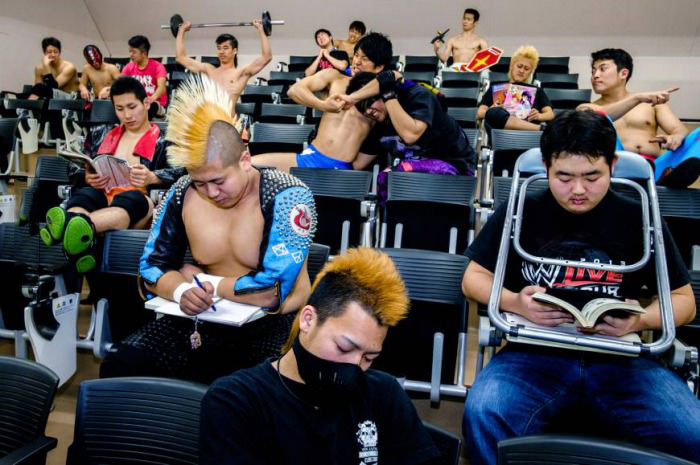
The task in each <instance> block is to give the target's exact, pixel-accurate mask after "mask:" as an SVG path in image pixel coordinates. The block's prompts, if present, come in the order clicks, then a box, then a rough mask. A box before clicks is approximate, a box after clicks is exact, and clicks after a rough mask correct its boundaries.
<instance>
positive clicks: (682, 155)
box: [654, 128, 700, 182]
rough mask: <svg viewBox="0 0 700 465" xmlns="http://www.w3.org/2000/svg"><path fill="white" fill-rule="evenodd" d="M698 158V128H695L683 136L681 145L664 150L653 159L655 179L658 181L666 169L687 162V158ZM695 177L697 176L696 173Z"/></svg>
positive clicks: (699, 138)
mask: <svg viewBox="0 0 700 465" xmlns="http://www.w3.org/2000/svg"><path fill="white" fill-rule="evenodd" d="M698 158H700V128H698V129H695V130H694V131H692V132H691V133H690V134H688V135H687V136H685V139H683V144H681V146H680V147H678V148H677V149H676V150H674V151H668V152H665V153H663V154H661V155H660V156H659V157H658V158H657V159H656V160H654V171H655V172H656V181H657V182H658V181H659V179H660V178H661V176H662V175H663V174H664V171H666V169H668V168H672V169H675V168H677V167H678V165H680V164H682V163H684V162H687V161H688V160H692V159H698ZM695 177H697V175H696V176H695Z"/></svg>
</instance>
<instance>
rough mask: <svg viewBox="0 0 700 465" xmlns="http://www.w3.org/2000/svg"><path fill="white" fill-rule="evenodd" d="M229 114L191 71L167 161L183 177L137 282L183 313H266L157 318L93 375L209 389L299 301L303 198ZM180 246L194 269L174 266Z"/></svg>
mask: <svg viewBox="0 0 700 465" xmlns="http://www.w3.org/2000/svg"><path fill="white" fill-rule="evenodd" d="M232 108H233V102H232V101H231V99H230V97H229V94H228V93H227V91H226V90H225V89H224V88H223V87H221V86H219V85H218V84H217V83H215V82H214V81H213V80H211V79H210V78H209V77H207V76H206V75H193V76H192V77H190V78H189V79H188V80H187V81H185V82H184V83H183V84H182V85H181V86H180V87H179V88H178V90H177V91H176V92H175V95H174V98H173V102H172V103H171V106H170V108H169V110H168V122H169V126H168V135H167V138H168V140H169V141H171V142H172V143H173V145H171V146H170V148H169V149H168V158H169V160H170V162H171V164H172V165H173V166H178V167H184V168H186V169H187V173H188V176H183V177H182V178H181V179H180V180H179V181H178V182H176V183H175V184H174V185H173V186H172V188H171V189H170V190H169V191H168V193H167V194H166V196H165V198H164V200H163V203H161V204H160V206H159V209H158V211H157V213H156V214H155V219H154V221H153V225H152V227H151V234H150V236H149V238H148V241H147V242H146V246H145V248H144V252H143V255H142V256H141V262H140V276H141V278H142V279H143V281H144V282H145V285H146V289H147V290H148V291H149V292H152V293H154V294H156V295H158V296H160V297H163V298H165V299H169V300H173V301H175V302H178V303H179V304H180V309H181V310H182V311H183V312H184V313H185V314H187V315H191V316H195V315H198V314H199V313H201V312H203V311H205V310H207V309H209V308H210V307H211V306H212V303H213V299H214V298H217V297H222V298H225V299H228V300H231V301H235V302H239V303H245V304H251V305H256V306H260V307H262V308H263V309H264V310H266V311H267V312H268V313H270V314H269V315H266V316H264V317H263V318H260V319H258V320H256V321H253V322H250V323H246V324H245V325H243V326H241V327H231V326H225V325H219V324H215V323H209V324H207V323H206V322H205V323H201V324H199V325H198V324H197V320H196V319H195V320H194V323H193V320H191V319H189V318H181V317H177V316H164V317H162V318H160V319H158V320H156V321H154V322H152V323H149V324H148V325H146V326H145V327H143V328H141V329H139V330H137V331H136V332H135V333H134V334H132V335H130V336H128V337H127V338H126V340H124V341H123V342H122V343H121V344H118V345H117V347H116V349H115V350H113V351H112V352H110V353H109V354H108V355H107V357H106V358H105V360H104V362H103V363H102V367H101V370H100V375H101V376H102V377H111V376H166V377H167V376H171V377H178V378H189V379H195V380H198V381H203V382H207V383H208V382H211V381H213V380H214V379H215V378H217V377H219V376H223V375H225V374H229V373H231V372H233V371H234V370H236V369H238V368H245V367H249V366H252V365H254V364H256V363H259V362H261V361H262V360H264V359H265V358H267V357H271V356H275V355H277V354H278V353H279V350H280V348H281V346H282V344H283V343H284V340H285V339H286V336H287V334H288V333H289V329H290V327H291V322H292V318H293V314H292V313H290V312H292V311H294V310H298V309H299V308H301V306H302V305H303V304H304V302H306V299H307V298H308V296H309V288H310V283H309V276H308V273H307V271H306V258H307V255H308V251H309V246H310V245H311V239H312V237H313V233H314V231H315V228H316V214H315V207H314V202H313V196H312V194H311V192H310V191H309V189H308V188H307V187H306V186H305V185H304V184H303V183H301V181H299V180H298V179H296V178H294V177H292V176H290V175H288V174H285V173H281V172H279V171H276V170H271V169H261V170H257V169H255V168H253V166H252V164H251V161H250V154H249V153H248V151H247V150H246V149H245V146H244V144H243V142H242V141H241V138H240V135H239V133H238V131H237V130H236V128H235V126H234V124H235V121H234V119H233V117H232V116H231V109H232ZM188 246H189V248H190V251H191V252H192V256H193V257H194V260H195V263H196V265H185V266H183V260H184V256H185V252H186V249H187V247H188ZM203 272H206V273H208V274H204V273H203ZM195 274H196V275H197V276H198V279H199V282H201V283H203V284H202V287H201V288H200V287H199V286H198V282H197V279H195V278H194V275H195Z"/></svg>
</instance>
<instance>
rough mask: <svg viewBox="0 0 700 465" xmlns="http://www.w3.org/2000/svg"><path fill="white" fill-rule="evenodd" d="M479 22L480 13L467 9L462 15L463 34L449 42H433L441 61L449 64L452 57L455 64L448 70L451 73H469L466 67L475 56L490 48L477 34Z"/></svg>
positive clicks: (451, 38)
mask: <svg viewBox="0 0 700 465" xmlns="http://www.w3.org/2000/svg"><path fill="white" fill-rule="evenodd" d="M478 22H479V12H478V11H477V10H475V9H474V8H467V9H466V10H464V14H463V15H462V33H461V34H457V35H456V36H452V37H450V38H449V39H447V42H442V41H441V40H436V41H435V42H433V50H434V51H435V55H436V56H437V57H438V58H439V59H440V61H442V62H443V63H447V60H448V59H449V58H450V55H452V61H453V63H452V65H451V66H450V67H449V68H447V69H449V70H450V71H468V70H467V69H466V66H467V65H468V64H469V62H470V61H471V59H472V57H473V56H474V54H475V53H476V52H478V51H480V50H486V49H487V48H489V46H488V44H487V43H486V40H485V39H484V38H483V37H481V36H479V35H478V34H477V33H476V23H478ZM443 44H444V47H443Z"/></svg>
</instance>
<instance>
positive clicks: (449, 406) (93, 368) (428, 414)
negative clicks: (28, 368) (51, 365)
mask: <svg viewBox="0 0 700 465" xmlns="http://www.w3.org/2000/svg"><path fill="white" fill-rule="evenodd" d="M471 313H473V312H471ZM89 318H90V312H89V308H86V307H83V308H82V309H81V313H80V316H79V318H78V331H79V333H81V334H83V333H84V331H85V330H86V328H87V325H88V323H89ZM470 326H471V328H475V327H476V326H475V324H472V325H470ZM467 340H468V341H469V342H470V344H469V350H468V352H467V355H468V357H467V359H468V363H467V365H468V366H469V367H471V368H472V369H471V370H469V371H468V373H467V381H468V382H469V383H470V382H471V380H472V379H473V366H474V360H475V350H476V340H477V338H476V332H475V331H470V334H469V335H468V337H467ZM0 355H14V343H12V342H11V341H8V340H4V339H0ZM98 374H99V359H96V358H95V357H94V356H93V355H92V353H90V352H88V351H85V350H80V351H79V352H78V370H77V373H76V374H75V376H73V377H72V378H71V379H70V380H69V381H68V382H67V383H66V384H65V385H63V386H61V388H60V389H59V391H58V393H57V394H56V398H55V402H54V408H53V410H52V412H51V414H50V415H49V421H48V424H47V426H46V435H47V436H51V437H55V438H57V439H58V446H57V447H56V449H54V450H52V451H51V452H49V455H48V459H47V462H46V463H47V465H63V464H65V460H66V452H67V450H68V446H69V445H70V444H71V443H72V442H73V427H74V422H75V408H76V404H77V397H78V389H79V386H80V383H81V382H82V381H84V380H87V379H95V378H97V377H98ZM414 405H415V406H416V409H417V410H418V413H419V415H420V417H421V418H422V419H423V420H425V421H429V422H431V423H433V424H434V425H436V426H439V427H441V428H443V429H446V430H448V431H450V432H452V433H454V434H457V435H458V436H461V432H460V428H461V419H462V406H463V402H462V401H460V400H443V401H441V403H440V406H439V408H432V407H431V406H430V402H429V400H427V399H415V400H414ZM466 463H467V461H466V460H465V459H462V460H461V461H460V464H462V465H464V464H466Z"/></svg>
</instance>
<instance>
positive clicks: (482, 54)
mask: <svg viewBox="0 0 700 465" xmlns="http://www.w3.org/2000/svg"><path fill="white" fill-rule="evenodd" d="M501 55H503V50H501V49H500V48H498V47H491V48H489V49H488V50H480V51H478V52H476V53H475V54H474V56H473V57H472V59H471V61H470V62H469V64H468V65H467V70H468V71H471V72H472V73H478V72H479V71H483V70H485V69H487V68H490V67H491V66H493V65H495V64H496V63H498V60H500V59H501Z"/></svg>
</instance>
